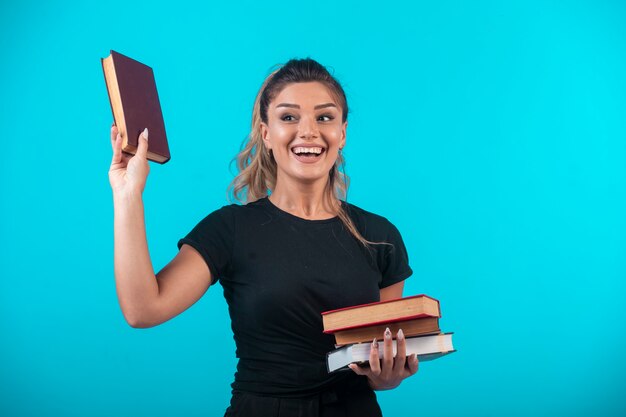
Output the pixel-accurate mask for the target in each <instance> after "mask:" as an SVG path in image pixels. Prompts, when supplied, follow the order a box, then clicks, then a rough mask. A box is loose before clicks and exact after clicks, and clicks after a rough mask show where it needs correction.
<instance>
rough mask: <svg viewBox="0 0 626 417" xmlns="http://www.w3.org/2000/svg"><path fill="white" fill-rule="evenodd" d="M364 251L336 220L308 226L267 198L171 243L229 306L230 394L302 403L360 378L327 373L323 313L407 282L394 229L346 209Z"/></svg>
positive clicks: (329, 345)
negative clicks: (195, 256) (195, 260)
mask: <svg viewBox="0 0 626 417" xmlns="http://www.w3.org/2000/svg"><path fill="white" fill-rule="evenodd" d="M343 205H344V208H345V209H346V210H347V212H348V215H349V216H350V217H351V219H352V220H353V222H354V224H355V226H356V227H357V229H358V230H359V232H360V233H361V234H362V236H363V237H365V238H366V239H367V240H369V241H372V242H387V243H390V244H391V245H388V244H378V245H371V246H370V249H367V248H365V247H364V246H363V245H362V244H361V243H360V242H358V241H357V240H356V239H355V238H354V237H353V236H352V234H350V232H349V231H348V230H347V229H346V228H345V227H344V225H343V223H342V222H341V220H340V219H339V218H338V217H335V218H332V219H327V220H306V219H302V218H300V217H297V216H294V215H292V214H289V213H287V212H285V211H283V210H281V209H279V208H278V207H276V206H275V205H273V204H272V203H271V202H270V201H269V199H268V198H267V197H266V198H262V199H260V200H258V201H255V202H253V203H249V204H246V205H235V204H233V205H229V206H224V207H222V208H221V209H219V210H216V211H214V212H213V213H211V214H209V215H208V216H207V217H205V218H204V219H203V220H202V221H200V223H198V225H197V226H196V227H194V228H193V230H192V231H191V232H190V233H189V234H188V235H187V236H186V237H185V238H184V239H181V240H180V241H179V242H178V248H179V249H180V247H182V245H183V244H188V245H190V246H192V247H194V248H195V249H196V250H197V251H198V252H199V253H200V254H201V255H202V257H203V258H204V260H205V261H206V263H207V265H208V267H209V269H210V271H211V275H212V276H213V283H215V282H217V281H219V282H220V283H221V285H222V287H223V288H224V296H225V298H226V301H227V303H228V311H229V314H230V318H231V326H232V330H233V334H234V339H235V343H236V346H237V351H236V355H237V357H238V358H239V362H238V364H237V372H236V373H235V381H234V382H233V384H232V388H233V389H234V390H240V391H248V392H254V393H259V394H268V395H306V394H310V393H316V392H319V391H321V390H323V389H325V388H327V387H329V386H330V385H332V384H335V383H345V382H349V381H348V380H350V379H354V378H364V377H357V376H356V374H354V373H353V372H352V371H351V370H348V371H347V372H336V373H333V374H329V373H328V372H327V370H326V353H327V352H329V351H331V350H333V349H334V336H333V335H327V334H324V333H323V332H322V331H323V326H322V318H321V313H322V312H323V311H328V310H333V309H337V308H342V307H348V306H352V305H356V304H363V303H370V302H374V301H378V300H379V299H380V289H381V288H384V287H387V286H390V285H392V284H395V283H397V282H400V281H403V280H404V279H406V278H407V277H409V276H410V275H411V274H412V270H411V268H410V267H409V264H408V256H407V252H406V248H405V246H404V243H403V241H402V237H401V236H400V233H399V232H398V230H397V229H396V227H395V226H394V225H393V224H391V223H390V222H389V221H388V220H387V219H385V218H384V217H381V216H378V215H375V214H372V213H369V212H367V211H365V210H362V209H360V208H358V207H356V206H354V205H352V204H349V203H345V202H344V203H343Z"/></svg>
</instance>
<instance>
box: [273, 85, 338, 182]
mask: <svg viewBox="0 0 626 417" xmlns="http://www.w3.org/2000/svg"><path fill="white" fill-rule="evenodd" d="M341 115H342V109H341V108H340V107H339V105H338V104H337V103H336V101H335V100H334V99H333V97H332V96H331V94H330V93H329V91H328V89H327V87H326V86H325V85H324V84H321V83H318V82H307V83H294V84H289V85H287V87H285V88H284V89H283V90H282V91H281V92H280V93H279V94H278V95H277V96H276V98H274V100H272V102H270V104H269V107H268V110H267V124H265V123H261V134H262V137H263V143H264V145H265V147H266V148H267V149H268V150H270V149H271V150H272V152H273V154H274V159H275V160H276V164H277V168H278V175H277V182H281V181H291V180H295V181H298V182H305V183H313V182H317V181H323V182H324V183H325V181H327V180H328V173H329V172H330V170H331V169H332V168H333V165H334V164H335V161H336V159H337V154H338V152H339V149H341V148H343V147H344V145H345V141H346V127H347V122H346V123H343V122H342V121H341Z"/></svg>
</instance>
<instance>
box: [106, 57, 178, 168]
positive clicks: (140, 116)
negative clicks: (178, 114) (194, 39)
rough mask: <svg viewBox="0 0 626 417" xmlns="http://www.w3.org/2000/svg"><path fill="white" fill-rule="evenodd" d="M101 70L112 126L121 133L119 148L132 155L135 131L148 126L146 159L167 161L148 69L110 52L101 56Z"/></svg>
mask: <svg viewBox="0 0 626 417" xmlns="http://www.w3.org/2000/svg"><path fill="white" fill-rule="evenodd" d="M102 70H103V71H104V79H105V81H106V85H107V91H108V93H109V101H110V103H111V109H112V110H113V118H114V119H115V125H116V126H117V129H118V131H119V132H120V135H121V136H122V150H123V151H124V152H126V153H130V154H133V155H134V154H135V152H137V146H138V142H137V140H138V138H139V134H140V133H141V132H143V130H144V129H145V128H148V133H149V135H150V140H149V141H148V155H147V158H148V159H149V160H151V161H154V162H158V163H160V164H164V163H165V162H167V161H169V160H170V149H169V146H168V144H167V136H166V135H165V123H164V121H163V113H162V111H161V103H160V101H159V94H158V93H157V88H156V82H155V80H154V73H153V72H152V68H150V67H149V66H147V65H144V64H142V63H141V62H139V61H135V60H134V59H132V58H129V57H127V56H124V55H122V54H120V53H118V52H115V51H111V55H109V56H108V57H106V58H102Z"/></svg>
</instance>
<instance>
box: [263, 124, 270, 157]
mask: <svg viewBox="0 0 626 417" xmlns="http://www.w3.org/2000/svg"><path fill="white" fill-rule="evenodd" d="M261 139H263V145H265V149H267V150H268V151H269V150H270V149H272V146H271V144H270V129H269V127H268V126H267V125H266V124H265V123H264V122H261Z"/></svg>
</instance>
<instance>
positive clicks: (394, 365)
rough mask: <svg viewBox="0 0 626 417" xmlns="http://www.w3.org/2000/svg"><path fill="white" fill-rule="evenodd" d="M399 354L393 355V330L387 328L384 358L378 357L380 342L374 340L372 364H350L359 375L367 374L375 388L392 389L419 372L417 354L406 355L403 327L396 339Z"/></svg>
mask: <svg viewBox="0 0 626 417" xmlns="http://www.w3.org/2000/svg"><path fill="white" fill-rule="evenodd" d="M396 344H397V354H396V357H395V358H394V357H393V342H392V340H391V331H390V330H389V328H387V330H385V342H384V347H383V359H382V360H381V359H379V357H378V342H377V341H376V339H374V341H373V342H372V349H371V351H370V360H369V363H370V366H369V367H362V366H359V365H357V364H355V363H351V364H350V365H349V367H350V369H352V370H353V371H354V372H355V373H356V374H358V375H365V376H367V379H368V381H369V385H370V387H372V389H375V390H386V389H392V388H395V387H397V386H398V385H400V383H401V382H402V380H403V379H405V378H408V377H410V376H411V375H413V374H415V373H416V372H417V369H418V366H419V362H418V360H417V356H415V355H411V356H409V357H408V358H407V356H406V340H405V339H404V333H402V329H400V330H398V336H397V339H396Z"/></svg>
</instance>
